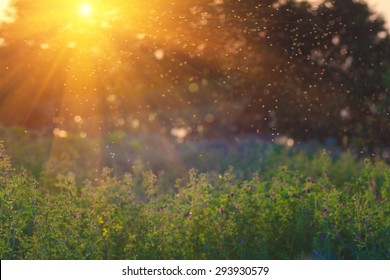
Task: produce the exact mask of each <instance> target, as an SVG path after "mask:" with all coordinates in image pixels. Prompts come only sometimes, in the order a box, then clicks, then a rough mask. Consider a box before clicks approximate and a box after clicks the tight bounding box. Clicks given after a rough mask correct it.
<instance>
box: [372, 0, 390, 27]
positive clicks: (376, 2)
mask: <svg viewBox="0 0 390 280" xmlns="http://www.w3.org/2000/svg"><path fill="white" fill-rule="evenodd" d="M367 2H368V3H369V5H370V6H371V8H372V9H374V10H375V11H376V12H378V13H380V14H382V15H383V16H385V18H386V22H387V27H388V29H390V1H389V0H368V1H367Z"/></svg>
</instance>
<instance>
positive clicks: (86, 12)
mask: <svg viewBox="0 0 390 280" xmlns="http://www.w3.org/2000/svg"><path fill="white" fill-rule="evenodd" d="M79 12H80V14H81V15H82V16H84V17H88V16H90V15H91V14H92V6H91V5H90V4H88V3H84V4H82V5H81V6H80V8H79Z"/></svg>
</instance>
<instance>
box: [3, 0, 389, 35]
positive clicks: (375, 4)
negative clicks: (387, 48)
mask: <svg viewBox="0 0 390 280" xmlns="http://www.w3.org/2000/svg"><path fill="white" fill-rule="evenodd" d="M12 1H13V0H0V25H1V23H2V22H10V21H12V17H10V16H12V14H13V13H14V12H15V11H14V10H12V9H10V8H9V7H8V5H9V3H10V2H12ZM309 1H310V2H319V0H309ZM366 1H367V2H368V3H369V5H370V7H371V8H372V9H373V10H374V11H376V12H378V13H380V14H382V15H383V16H384V17H385V18H386V21H387V26H388V29H390V1H389V0H366Z"/></svg>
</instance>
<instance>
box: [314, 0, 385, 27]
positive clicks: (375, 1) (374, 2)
mask: <svg viewBox="0 0 390 280" xmlns="http://www.w3.org/2000/svg"><path fill="white" fill-rule="evenodd" d="M308 1H309V2H313V3H318V2H322V1H321V0H308ZM366 2H367V3H368V5H369V6H370V7H371V9H373V11H374V12H377V13H379V14H381V15H382V16H384V18H385V20H386V23H387V28H388V29H389V30H390V0H366Z"/></svg>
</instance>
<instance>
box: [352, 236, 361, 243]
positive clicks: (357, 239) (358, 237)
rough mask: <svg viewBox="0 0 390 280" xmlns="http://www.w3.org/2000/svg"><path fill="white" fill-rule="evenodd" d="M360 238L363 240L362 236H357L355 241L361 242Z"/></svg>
mask: <svg viewBox="0 0 390 280" xmlns="http://www.w3.org/2000/svg"><path fill="white" fill-rule="evenodd" d="M360 240H361V239H360V236H356V237H355V239H354V240H353V241H355V242H360Z"/></svg>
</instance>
